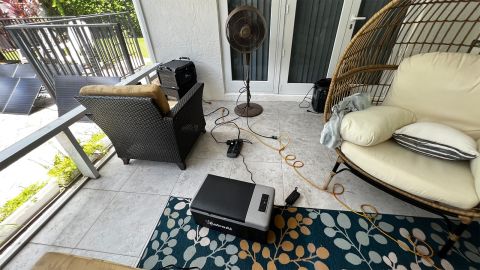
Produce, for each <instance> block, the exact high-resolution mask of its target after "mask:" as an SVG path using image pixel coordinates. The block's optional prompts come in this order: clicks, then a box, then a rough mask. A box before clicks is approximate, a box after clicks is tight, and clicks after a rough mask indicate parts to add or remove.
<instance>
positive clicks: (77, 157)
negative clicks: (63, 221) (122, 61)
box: [0, 64, 159, 269]
mask: <svg viewBox="0 0 480 270" xmlns="http://www.w3.org/2000/svg"><path fill="white" fill-rule="evenodd" d="M158 65H159V64H154V65H150V66H148V67H144V68H143V69H141V70H140V71H138V72H137V73H135V74H134V75H132V76H129V77H127V78H126V79H124V80H123V81H121V82H120V83H118V84H117V85H135V84H137V83H138V82H140V81H142V80H146V82H147V83H149V82H151V80H152V77H154V76H156V74H154V71H155V70H156V68H157V67H158ZM151 74H153V76H152V77H151ZM84 116H85V108H84V107H83V106H81V105H80V106H78V107H77V108H75V109H73V110H71V111H70V112H68V113H66V114H65V115H63V116H61V117H59V118H57V119H56V120H54V121H53V122H51V123H49V124H48V125H46V126H44V127H43V128H41V129H39V130H37V131H35V132H34V133H32V134H30V135H29V136H27V137H25V138H23V139H21V140H20V141H18V142H16V143H15V144H13V145H11V146H9V147H8V148H6V149H5V150H3V151H1V152H0V171H1V170H3V169H5V168H7V167H8V166H10V165H11V164H13V163H14V162H16V161H17V160H19V159H20V158H22V157H24V156H25V155H27V154H28V153H29V152H31V151H33V150H34V149H36V148H37V147H39V146H40V145H42V144H43V143H45V142H47V141H48V140H50V139H52V138H56V139H57V140H58V141H59V143H60V144H61V145H62V147H63V148H64V149H65V151H66V152H67V153H68V154H69V156H70V157H71V158H72V160H73V161H74V162H75V164H76V165H77V168H78V169H79V171H80V172H81V174H82V175H83V176H85V177H84V178H83V180H81V181H87V180H88V179H89V178H94V179H95V178H98V177H99V176H100V174H99V173H98V171H97V169H96V167H95V166H94V165H93V164H92V162H91V161H90V159H89V158H88V156H87V154H85V152H84V151H83V149H82V147H81V146H80V145H79V143H78V142H77V140H76V138H75V137H74V135H73V134H72V132H71V131H70V126H71V125H73V124H74V123H75V122H77V121H78V120H80V119H82V118H83V117H84ZM113 154H114V153H112V155H113ZM98 181H101V180H98ZM82 185H83V183H81V184H78V185H72V186H71V187H69V188H67V190H66V191H64V192H63V193H62V194H63V195H60V197H57V199H58V201H54V202H52V203H51V204H49V207H48V209H47V208H44V209H42V210H41V211H40V212H39V213H37V214H36V215H35V217H36V220H34V221H33V220H32V221H31V222H29V223H27V224H26V225H23V226H21V227H19V229H18V230H17V232H16V234H15V235H13V236H12V237H11V238H10V240H8V241H6V242H5V244H4V245H2V246H1V247H0V269H2V268H3V267H4V266H5V265H6V264H7V263H8V261H9V260H10V259H11V258H13V256H15V254H16V253H17V252H18V251H19V250H20V249H21V248H22V247H23V246H24V245H26V244H27V243H28V241H29V240H30V239H31V238H32V237H33V236H34V234H35V233H36V232H37V231H39V230H40V229H41V228H42V227H43V225H45V224H46V223H47V222H48V221H49V219H50V218H51V217H53V215H54V214H55V213H56V212H57V211H58V210H59V209H61V207H62V206H63V205H64V204H65V203H66V202H68V200H69V198H70V197H72V196H73V195H74V194H75V192H76V191H78V190H79V189H80V188H81V187H82ZM57 199H56V200H57ZM48 211H50V212H48ZM43 213H45V214H46V215H41V214H43ZM37 217H38V218H37Z"/></svg>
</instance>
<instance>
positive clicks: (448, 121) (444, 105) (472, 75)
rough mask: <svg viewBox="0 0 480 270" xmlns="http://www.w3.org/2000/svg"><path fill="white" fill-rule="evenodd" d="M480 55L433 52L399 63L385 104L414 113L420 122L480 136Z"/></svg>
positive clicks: (475, 136)
mask: <svg viewBox="0 0 480 270" xmlns="http://www.w3.org/2000/svg"><path fill="white" fill-rule="evenodd" d="M479 70H480V55H476V54H466V53H445V52H434V53H426V54H418V55H414V56H412V57H409V58H406V59H404V60H403V61H402V63H401V64H400V65H399V67H398V69H397V72H396V74H395V78H394V80H393V83H392V86H391V88H390V91H389V93H388V95H387V96H386V98H385V101H384V102H383V105H389V106H397V107H402V108H405V109H408V110H410V111H412V112H414V113H415V116H416V118H417V122H421V121H426V122H437V123H443V124H445V125H448V126H451V127H453V128H456V129H458V130H461V131H463V132H464V133H466V134H467V135H469V136H471V137H473V138H474V139H479V138H480V117H479V115H480V106H479V103H478V101H479V100H480V76H479Z"/></svg>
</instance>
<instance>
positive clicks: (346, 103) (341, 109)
mask: <svg viewBox="0 0 480 270" xmlns="http://www.w3.org/2000/svg"><path fill="white" fill-rule="evenodd" d="M370 104H371V101H370V96H369V95H368V94H367V93H356V94H353V95H351V96H348V97H346V98H344V99H343V100H342V101H340V103H338V104H337V105H335V106H333V108H332V116H331V117H330V120H329V121H328V122H327V123H325V125H324V126H323V130H322V135H321V136H320V143H321V144H323V145H325V146H327V147H328V148H332V149H334V148H337V147H339V146H340V145H341V144H342V137H341V136H340V125H341V124H342V119H343V116H345V114H347V113H349V112H355V111H361V110H364V109H366V108H368V107H370Z"/></svg>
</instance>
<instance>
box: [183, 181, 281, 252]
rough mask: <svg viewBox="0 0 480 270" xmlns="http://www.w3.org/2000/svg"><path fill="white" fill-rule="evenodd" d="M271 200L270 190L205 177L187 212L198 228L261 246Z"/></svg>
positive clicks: (268, 218)
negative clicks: (209, 229) (246, 240)
mask: <svg viewBox="0 0 480 270" xmlns="http://www.w3.org/2000/svg"><path fill="white" fill-rule="evenodd" d="M274 198H275V189H274V188H272V187H268V186H263V185H258V184H252V183H247V182H242V181H238V180H233V179H229V178H224V177H220V176H216V175H211V174H209V175H208V176H207V178H205V180H204V182H203V184H202V186H201V187H200V189H199V190H198V192H197V194H196V195H195V197H194V198H193V200H192V203H191V205H190V211H191V212H192V216H193V219H194V220H195V222H196V223H197V224H198V225H201V226H204V227H208V228H211V229H214V230H217V231H221V232H224V233H228V234H232V235H236V236H239V237H241V238H246V239H249V240H253V241H258V242H263V243H264V242H266V241H267V232H268V229H269V227H270V219H271V215H272V210H273V201H274Z"/></svg>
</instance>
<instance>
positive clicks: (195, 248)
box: [138, 197, 480, 270]
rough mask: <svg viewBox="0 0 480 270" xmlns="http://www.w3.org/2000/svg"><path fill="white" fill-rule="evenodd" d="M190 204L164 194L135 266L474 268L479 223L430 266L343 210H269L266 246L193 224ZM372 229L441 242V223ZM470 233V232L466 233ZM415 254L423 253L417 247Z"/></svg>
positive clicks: (408, 221)
mask: <svg viewBox="0 0 480 270" xmlns="http://www.w3.org/2000/svg"><path fill="white" fill-rule="evenodd" d="M189 206H190V199H186V198H177V197H170V199H169V201H168V204H167V206H166V208H165V210H164V211H163V214H162V216H161V218H160V221H159V222H158V225H157V227H156V229H155V231H154V232H153V235H152V236H151V238H150V241H149V243H148V244H147V246H146V248H145V250H144V252H143V255H142V258H141V260H140V263H139V265H138V267H140V268H144V269H161V268H162V267H165V266H167V265H176V266H178V267H193V266H196V267H199V268H201V269H231V270H239V269H255V270H258V269H269V270H272V269H396V270H404V269H414V270H415V269H434V267H438V268H440V269H466V270H467V269H468V270H474V269H480V236H479V233H480V226H479V224H478V223H477V222H475V223H474V224H472V226H470V227H469V229H468V231H465V233H464V234H463V235H462V239H461V240H460V241H459V242H457V243H456V245H455V247H454V248H453V249H452V251H451V253H450V254H449V255H448V256H447V257H446V258H444V259H440V258H438V257H437V256H435V257H434V258H433V261H434V262H433V263H434V265H432V262H431V261H429V260H425V259H422V258H419V257H418V256H415V255H414V254H412V253H407V252H405V251H403V250H402V249H401V248H400V247H399V246H398V245H397V244H396V243H395V242H393V241H392V240H389V239H387V238H386V237H384V236H383V235H382V234H379V233H378V231H377V230H376V229H374V228H373V227H372V226H371V225H370V224H369V223H368V222H367V221H365V220H364V219H363V218H360V217H359V216H357V215H355V214H353V213H350V212H344V211H334V210H321V209H312V208H300V207H292V208H288V209H284V208H283V207H275V209H274V213H273V217H274V218H273V221H272V225H271V231H270V232H269V244H259V243H256V242H251V241H246V240H243V239H240V238H238V237H235V236H232V235H228V234H227V235H226V234H222V233H219V232H216V231H214V230H209V229H208V228H203V227H200V226H198V225H196V224H195V222H194V221H193V218H192V217H191V213H190V210H189ZM377 224H378V225H379V226H380V228H382V229H383V230H385V231H387V232H389V233H390V234H391V235H392V236H394V237H395V238H396V239H399V240H403V241H405V242H407V240H406V239H405V237H406V236H407V235H409V234H410V235H415V237H416V238H417V239H422V240H425V242H426V243H428V245H429V246H431V247H432V248H433V249H434V250H439V248H440V246H441V245H443V244H444V239H446V238H447V235H446V232H445V231H446V223H445V222H444V221H443V220H442V219H433V218H419V217H408V216H407V217H406V216H395V215H386V214H384V215H379V216H378V218H377ZM472 233H474V235H472ZM417 249H418V250H421V249H426V246H424V245H421V244H419V245H418V246H417ZM438 268H436V269H438Z"/></svg>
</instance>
